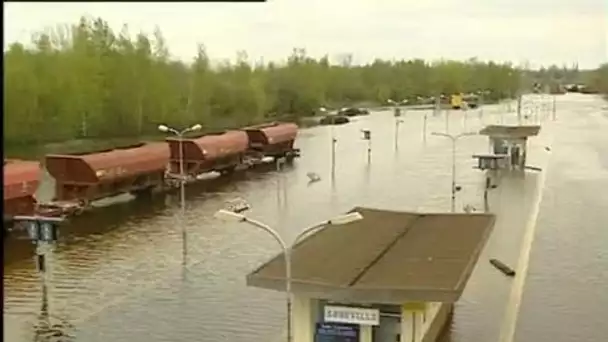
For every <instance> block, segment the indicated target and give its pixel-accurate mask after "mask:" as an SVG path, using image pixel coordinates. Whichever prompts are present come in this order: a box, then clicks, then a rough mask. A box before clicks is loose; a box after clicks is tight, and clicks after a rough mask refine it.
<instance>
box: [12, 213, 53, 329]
mask: <svg viewBox="0 0 608 342" xmlns="http://www.w3.org/2000/svg"><path fill="white" fill-rule="evenodd" d="M10 220H11V221H13V222H24V223H25V224H26V225H27V226H26V227H27V234H28V238H29V240H31V241H32V243H33V244H35V245H36V257H35V261H36V266H37V269H38V273H39V274H40V282H41V286H42V308H41V316H42V319H43V320H48V318H49V301H48V286H47V278H48V265H47V253H48V252H49V249H50V248H51V246H52V245H53V244H54V243H55V242H57V239H58V238H59V227H58V225H59V224H60V223H61V222H63V221H64V218H62V217H45V216H37V215H34V216H26V215H23V216H21V215H17V216H12V217H10ZM47 323H48V322H47ZM47 326H50V324H47ZM53 332H54V331H53ZM59 334H61V332H60V331H59Z"/></svg>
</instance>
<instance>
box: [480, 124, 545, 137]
mask: <svg viewBox="0 0 608 342" xmlns="http://www.w3.org/2000/svg"><path fill="white" fill-rule="evenodd" d="M539 132H540V126H538V125H534V126H503V125H489V126H486V127H485V128H483V129H482V130H481V131H479V134H481V135H488V136H496V137H508V138H527V137H531V136H537V135H538V133H539Z"/></svg>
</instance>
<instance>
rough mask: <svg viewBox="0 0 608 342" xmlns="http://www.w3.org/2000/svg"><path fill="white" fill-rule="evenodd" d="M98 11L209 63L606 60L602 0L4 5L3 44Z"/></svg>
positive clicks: (606, 19) (606, 6)
mask: <svg viewBox="0 0 608 342" xmlns="http://www.w3.org/2000/svg"><path fill="white" fill-rule="evenodd" d="M82 15H90V16H95V17H101V18H103V19H104V20H106V21H107V22H108V23H109V24H110V26H111V27H112V28H114V29H115V30H116V31H118V30H120V28H121V27H122V25H123V24H128V26H129V28H130V31H131V33H137V32H139V31H142V30H143V31H145V32H150V33H151V32H153V30H154V27H155V26H156V25H158V26H159V27H160V29H161V31H162V32H163V35H164V36H165V38H166V39H167V43H168V44H169V48H170V50H171V53H172V54H173V56H175V57H177V58H180V59H183V60H190V59H191V58H192V57H193V56H194V54H195V51H196V44H197V43H199V42H200V43H203V44H205V46H206V47H207V51H208V52H209V54H210V57H211V58H213V59H219V58H230V59H233V58H235V56H236V52H237V51H238V50H245V51H246V52H247V53H248V55H249V57H250V59H252V60H257V59H260V58H261V57H263V58H264V60H266V61H268V60H280V59H283V58H285V57H286V56H287V55H288V54H289V53H290V52H291V50H292V48H294V47H302V48H305V49H306V50H307V52H308V54H309V55H312V56H315V57H320V56H322V55H324V54H329V55H330V56H331V57H332V58H335V57H337V56H340V55H343V54H345V53H352V54H353V56H354V61H355V62H356V63H365V62H368V61H371V60H373V59H374V58H376V57H379V58H384V59H392V58H396V59H402V58H406V59H409V58H424V59H438V58H450V59H466V58H469V57H478V58H479V59H482V60H488V59H492V60H496V61H506V60H509V61H512V62H514V63H516V64H519V63H522V62H523V61H524V60H529V62H530V63H531V66H537V65H539V64H544V65H548V64H552V63H555V64H559V65H561V64H564V63H565V64H568V65H571V64H573V63H575V62H578V63H579V65H580V67H596V66H597V65H598V64H600V63H603V62H606V61H608V0H415V1H414V0H268V2H266V3H186V2H184V3H177V2H175V3H99V2H98V3H43V2H39V3H21V2H11V3H4V41H5V46H6V44H8V43H10V42H14V41H22V42H25V41H29V39H30V37H31V34H32V33H33V32H37V31H41V30H43V29H45V28H47V27H54V26H56V25H58V24H72V23H76V22H77V21H78V18H79V17H80V16H82Z"/></svg>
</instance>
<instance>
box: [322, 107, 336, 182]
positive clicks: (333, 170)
mask: <svg viewBox="0 0 608 342" xmlns="http://www.w3.org/2000/svg"><path fill="white" fill-rule="evenodd" d="M319 111H320V112H321V113H327V108H325V107H320V108H319ZM330 129H331V175H332V177H334V176H335V174H336V143H337V142H338V140H337V139H336V135H335V131H334V125H331V128H330Z"/></svg>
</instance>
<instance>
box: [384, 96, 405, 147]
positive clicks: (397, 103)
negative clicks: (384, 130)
mask: <svg viewBox="0 0 608 342" xmlns="http://www.w3.org/2000/svg"><path fill="white" fill-rule="evenodd" d="M387 102H388V103H390V104H392V105H393V107H394V116H395V151H397V150H398V149H399V124H401V123H403V120H400V119H399V117H400V116H401V108H399V106H404V105H406V104H407V103H408V100H405V99H404V100H401V101H394V100H392V99H388V100H387Z"/></svg>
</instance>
